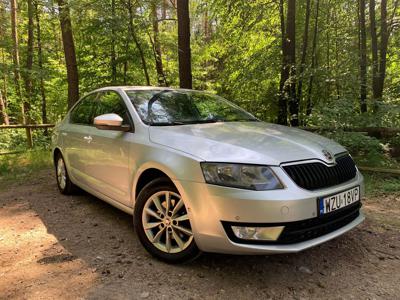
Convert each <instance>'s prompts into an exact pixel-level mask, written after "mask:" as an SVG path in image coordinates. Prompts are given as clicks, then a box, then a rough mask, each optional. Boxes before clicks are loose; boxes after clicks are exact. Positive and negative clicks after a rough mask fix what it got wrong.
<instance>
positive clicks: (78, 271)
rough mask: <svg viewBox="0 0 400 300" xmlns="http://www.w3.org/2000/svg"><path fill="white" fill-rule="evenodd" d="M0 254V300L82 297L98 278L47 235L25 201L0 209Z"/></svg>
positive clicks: (51, 236) (53, 238) (35, 214)
mask: <svg viewBox="0 0 400 300" xmlns="http://www.w3.org/2000/svg"><path fill="white" fill-rule="evenodd" d="M3 196H4V195H3ZM0 254H1V261H0V264H1V265H0V267H1V269H0V291H1V292H0V294H1V297H0V298H2V297H6V298H8V297H10V298H36V297H37V298H47V299H51V298H53V299H57V298H58V299H59V298H69V297H68V296H67V295H66V294H65V292H66V291H70V292H72V294H71V295H74V297H75V296H81V297H85V296H86V294H87V290H88V289H89V288H90V287H91V286H92V284H93V282H94V281H95V279H96V276H97V275H96V274H95V273H94V272H93V270H92V269H91V268H90V267H89V266H88V265H87V264H86V263H85V262H84V261H82V260H80V259H79V258H77V257H74V256H73V255H72V254H71V253H69V252H68V250H66V249H65V248H64V247H63V246H62V245H60V244H59V243H58V241H57V238H56V237H55V236H54V235H52V234H48V232H47V228H46V226H45V225H44V224H43V222H41V220H40V218H39V215H38V214H37V213H36V212H35V211H34V210H33V209H32V208H31V207H30V204H29V202H28V201H27V200H21V199H15V200H14V201H12V203H7V204H6V205H4V204H3V206H2V207H1V209H0Z"/></svg>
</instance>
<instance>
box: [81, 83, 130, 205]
mask: <svg viewBox="0 0 400 300" xmlns="http://www.w3.org/2000/svg"><path fill="white" fill-rule="evenodd" d="M96 103H97V104H96V109H95V116H99V115H103V114H109V113H115V114H117V115H119V116H120V117H122V118H123V120H124V121H123V124H124V125H130V126H131V128H132V129H133V128H134V127H133V124H132V120H131V118H130V115H129V112H128V109H127V107H126V105H125V103H124V101H123V99H122V97H121V96H120V95H119V94H118V93H117V92H116V91H103V92H100V94H99V97H98V98H97V100H96ZM132 134H133V133H132V132H121V131H114V130H100V129H97V128H95V127H94V128H93V132H92V134H91V136H92V141H91V145H90V146H91V152H90V155H89V158H88V164H87V167H88V170H87V171H88V173H89V175H90V177H91V180H92V181H93V185H94V187H95V189H96V190H97V191H99V192H101V193H102V194H104V195H106V196H108V197H110V198H112V199H113V200H116V201H118V202H121V203H123V204H125V205H129V203H130V196H129V190H130V189H129V182H130V169H131V168H130V161H129V150H130V143H129V139H130V137H131V135H132Z"/></svg>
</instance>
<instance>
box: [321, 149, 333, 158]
mask: <svg viewBox="0 0 400 300" xmlns="http://www.w3.org/2000/svg"><path fill="white" fill-rule="evenodd" d="M322 154H323V155H324V156H325V158H326V159H327V160H328V161H333V160H334V159H333V155H332V153H330V152H329V151H328V150H325V149H324V150H322Z"/></svg>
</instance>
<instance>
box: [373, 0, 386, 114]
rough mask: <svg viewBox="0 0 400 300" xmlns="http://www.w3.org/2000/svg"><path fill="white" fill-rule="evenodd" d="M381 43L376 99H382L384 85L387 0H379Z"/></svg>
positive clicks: (376, 108)
mask: <svg viewBox="0 0 400 300" xmlns="http://www.w3.org/2000/svg"><path fill="white" fill-rule="evenodd" d="M380 34H381V41H380V42H381V44H380V53H379V54H380V57H379V73H378V75H379V79H378V83H377V86H378V90H377V92H378V94H377V96H378V97H377V100H379V101H380V100H382V97H383V88H384V86H385V77H386V56H387V47H388V43H389V32H388V24H387V0H382V1H381V31H380ZM375 104H376V106H375V111H378V109H379V103H377V102H375Z"/></svg>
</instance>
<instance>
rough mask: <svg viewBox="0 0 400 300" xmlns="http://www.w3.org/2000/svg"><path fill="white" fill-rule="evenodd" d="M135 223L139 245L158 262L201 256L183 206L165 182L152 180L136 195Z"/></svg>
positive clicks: (161, 179)
mask: <svg viewBox="0 0 400 300" xmlns="http://www.w3.org/2000/svg"><path fill="white" fill-rule="evenodd" d="M134 224H135V229H136V233H137V236H138V238H139V240H140V242H141V243H142V245H143V246H144V247H145V249H146V250H147V251H148V252H149V253H150V254H152V255H153V256H155V257H156V258H158V259H161V260H163V261H165V262H168V263H182V262H187V261H190V260H193V259H194V258H196V257H197V256H198V255H199V254H200V251H199V249H198V248H197V246H196V243H195V241H194V238H193V232H192V227H191V225H190V220H189V216H188V212H187V209H186V206H185V203H184V202H183V199H182V197H181V196H180V195H179V192H178V190H177V189H176V187H175V186H174V185H173V184H172V182H170V181H169V180H168V179H164V178H160V179H156V180H153V181H152V182H150V183H149V184H147V185H146V186H145V187H144V188H143V190H142V191H141V192H140V193H139V196H138V199H137V201H136V205H135V214H134Z"/></svg>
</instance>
